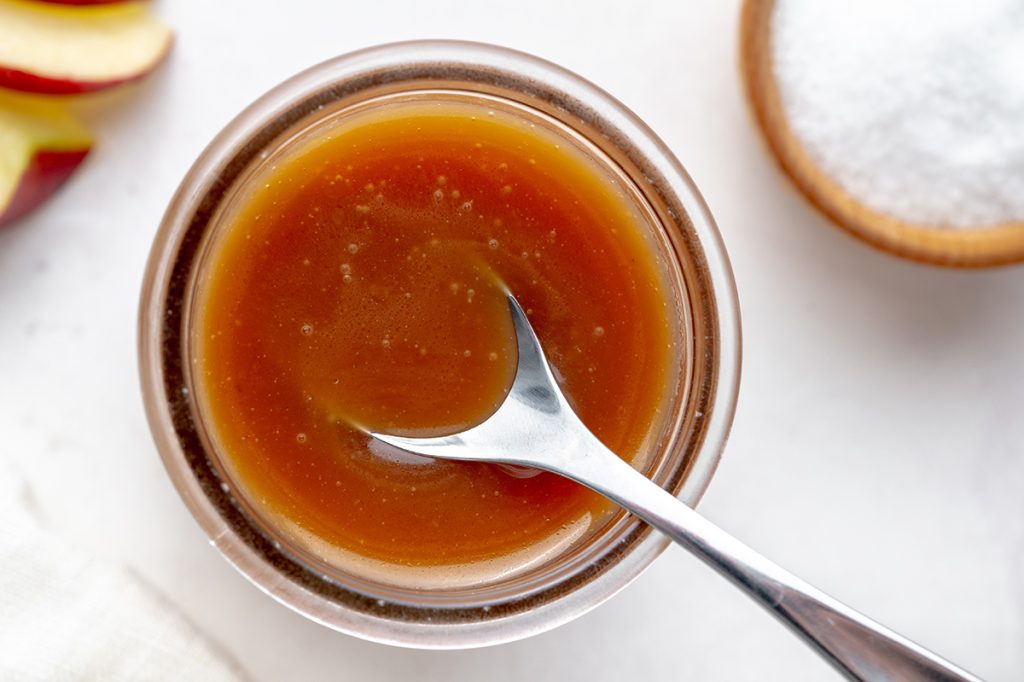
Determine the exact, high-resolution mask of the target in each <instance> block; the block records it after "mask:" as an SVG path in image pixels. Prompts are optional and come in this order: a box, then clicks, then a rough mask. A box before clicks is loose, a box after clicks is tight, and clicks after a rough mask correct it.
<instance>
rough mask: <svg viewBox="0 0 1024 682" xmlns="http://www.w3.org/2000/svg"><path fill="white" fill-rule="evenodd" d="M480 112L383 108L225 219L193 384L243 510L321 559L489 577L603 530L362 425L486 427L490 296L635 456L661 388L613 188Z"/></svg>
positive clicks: (265, 171) (556, 487)
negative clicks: (376, 438)
mask: <svg viewBox="0 0 1024 682" xmlns="http://www.w3.org/2000/svg"><path fill="white" fill-rule="evenodd" d="M581 144H582V143H581V142H579V141H578V140H573V139H571V138H569V137H565V136H562V135H559V134H557V132H555V131H553V130H551V129H549V128H546V127H545V126H543V125H537V124H536V123H534V122H531V121H530V120H529V119H528V118H526V117H523V116H519V115H516V114H515V113H514V112H510V111H506V110H503V109H501V108H497V107H496V108H495V109H489V108H487V107H486V106H485V105H482V104H480V103H471V102H467V101H462V100H458V99H457V98H453V99H451V100H445V99H444V98H439V99H438V101H436V102H430V103H424V102H421V101H408V102H402V101H396V102H393V103H390V104H388V105H386V106H379V107H374V108H372V109H370V110H367V111H363V112H361V113H354V114H351V115H347V116H345V117H342V118H341V119H340V120H339V121H337V122H335V123H333V124H332V125H331V126H329V127H328V128H327V129H326V130H320V131H318V132H317V133H316V134H315V135H312V136H309V137H308V139H303V140H300V141H298V142H296V143H295V144H292V145H288V146H287V147H286V148H285V149H284V151H282V152H281V153H280V154H279V155H278V156H276V157H271V158H270V159H268V162H267V163H266V164H265V167H263V168H261V169H260V170H258V171H257V172H256V175H254V177H253V178H251V179H250V180H249V181H248V189H247V190H246V191H244V192H242V193H241V194H240V195H239V197H237V198H236V200H235V201H234V202H233V204H232V205H231V206H230V207H228V208H227V209H226V212H225V213H224V215H223V216H222V218H221V220H222V225H223V226H222V229H220V230H219V232H218V235H217V237H216V240H215V242H214V243H213V244H212V247H211V249H210V252H209V255H208V257H207V261H206V263H205V265H204V267H203V270H202V274H201V275H200V280H199V283H198V284H199V286H198V293H197V298H196V300H195V304H194V313H193V314H194V317H195V319H194V324H193V337H194V338H193V344H194V348H195V355H194V357H195V366H194V368H193V375H194V377H195V382H196V386H197V388H198V393H199V395H198V399H199V405H200V408H201V410H202V412H203V413H204V417H205V420H206V421H207V423H208V428H209V430H210V436H211V438H212V439H213V441H214V443H215V445H216V447H217V450H218V451H219V452H220V453H221V457H222V458H223V460H224V462H225V465H226V468H227V469H228V473H229V475H230V477H231V479H232V480H233V482H234V483H235V485H236V486H237V487H238V488H239V489H240V490H241V492H242V493H243V494H244V496H245V497H246V499H247V500H248V501H249V504H250V505H251V506H252V507H253V508H254V509H256V510H257V512H258V513H260V514H262V515H264V516H265V517H266V518H268V519H272V521H273V523H275V524H277V525H279V526H281V527H284V528H286V529H287V530H288V533H289V535H290V536H291V537H293V538H295V542H296V543H298V544H299V545H300V546H302V547H303V548H304V550H305V551H309V552H312V553H313V554H315V555H318V556H322V557H327V558H329V560H330V561H331V562H332V563H335V564H336V563H339V562H340V563H343V564H344V563H345V562H349V563H351V564H352V565H358V566H362V567H363V568H364V569H365V567H366V566H376V567H378V568H380V567H384V568H386V567H397V568H399V569H401V570H405V571H407V573H408V574H409V575H412V574H413V573H415V572H416V571H425V570H436V569H438V568H443V567H465V566H486V567H488V568H487V570H485V571H484V574H485V575H484V577H486V574H487V571H490V572H491V573H492V574H494V575H499V574H507V573H508V572H509V571H510V570H514V568H515V566H521V565H526V564H529V563H531V562H535V561H537V560H538V559H539V558H540V557H542V556H544V555H546V554H547V553H550V552H552V551H562V550H564V549H565V548H566V547H568V546H571V545H572V544H573V543H574V542H578V541H579V539H580V538H581V537H583V536H585V535H586V533H587V532H588V531H589V530H591V529H592V528H593V527H594V526H595V524H597V523H599V522H600V521H601V520H602V519H604V518H606V516H607V513H608V511H609V509H610V507H609V505H608V503H606V502H605V501H603V500H602V499H601V498H599V497H597V496H596V495H594V494H592V493H590V492H589V491H587V490H585V489H583V488H581V487H580V486H578V485H576V484H574V483H571V482H569V481H566V480H563V479H560V478H558V477H556V476H553V475H550V474H539V475H537V476H533V477H522V476H516V475H512V474H510V473H509V471H507V470H505V469H502V468H500V467H496V466H492V465H486V464H474V463H461V462H445V461H435V460H431V459H427V458H419V457H414V456H411V455H404V454H399V453H396V451H394V450H392V449H390V448H387V447H386V446H384V445H383V444H380V443H377V442H372V441H371V439H370V438H369V437H368V436H367V435H366V430H368V429H370V430H380V431H389V432H398V433H404V434H407V435H438V434H443V433H446V432H452V431H455V430H461V429H463V428H466V427H467V426H470V425H472V424H474V423H477V422H479V421H481V420H483V419H484V418H486V417H487V416H488V415H489V414H490V413H491V412H492V411H493V410H494V409H495V408H496V407H497V405H498V404H499V403H500V402H501V400H502V399H503V397H504V395H505V392H506V391H507V388H508V386H509V385H510V384H511V381H512V378H513V373H514V371H515V361H516V358H515V339H514V336H513V332H512V328H511V320H510V318H509V314H508V309H507V306H506V304H505V301H504V298H503V290H504V288H506V287H507V288H508V289H509V290H511V291H512V292H513V293H514V294H515V295H516V297H517V298H518V300H519V301H520V303H521V304H522V306H523V308H524V309H526V311H527V313H528V315H529V318H530V321H531V323H532V324H533V326H534V328H535V329H536V332H537V334H538V336H539V338H540V340H541V343H542V345H543V347H544V350H545V353H546V354H547V356H548V359H549V360H550V362H551V364H552V366H553V367H554V369H555V372H556V376H557V378H558V380H559V382H560V383H561V385H562V387H563V390H564V391H565V392H566V394H567V396H568V398H569V400H570V402H571V403H572V405H573V407H574V408H575V409H576V411H577V412H578V413H579V415H580V416H581V417H582V419H583V421H584V422H585V423H586V424H587V426H588V427H590V429H591V430H592V431H594V433H595V434H597V436H598V437H599V438H600V439H601V440H602V441H603V442H604V443H606V444H607V445H608V446H609V447H610V448H611V449H613V450H614V451H616V452H617V453H619V454H620V456H622V457H624V458H626V459H628V460H631V461H634V462H639V461H640V460H641V459H642V458H643V457H644V456H645V455H646V454H648V453H646V452H645V445H647V444H648V443H649V441H650V439H651V438H652V437H654V435H655V432H656V431H657V429H658V428H659V427H660V425H661V421H660V420H661V419H662V417H663V415H662V406H663V405H664V404H665V403H666V400H667V395H668V392H669V390H670V386H671V385H672V382H673V381H675V380H676V374H677V372H678V370H677V369H676V367H677V365H678V354H679V350H678V348H676V347H675V340H674V336H675V334H674V331H673V330H674V329H675V324H676V322H675V321H674V320H672V319H671V317H672V314H673V313H672V308H671V305H670V303H669V294H668V293H667V290H666V289H667V284H666V283H665V276H664V274H663V269H662V267H661V265H660V263H659V260H658V255H657V253H658V251H657V249H656V247H655V245H654V244H652V243H651V242H650V241H649V240H650V239H651V237H649V236H647V235H648V231H645V230H644V229H643V228H642V225H641V221H642V220H645V219H646V218H645V217H644V216H642V215H641V214H640V213H639V212H638V210H637V209H636V208H635V202H633V201H631V199H630V195H629V188H627V187H625V186H624V185H623V184H622V183H621V182H620V181H619V180H618V179H617V178H616V177H613V176H612V175H610V174H609V173H608V172H606V171H605V170H603V169H602V168H601V167H599V166H598V165H597V164H595V163H594V162H593V161H592V160H590V159H589V158H588V153H587V151H586V150H584V149H582V148H581V147H580V145H581Z"/></svg>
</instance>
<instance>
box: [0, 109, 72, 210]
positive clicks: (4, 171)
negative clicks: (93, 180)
mask: <svg viewBox="0 0 1024 682" xmlns="http://www.w3.org/2000/svg"><path fill="white" fill-rule="evenodd" d="M91 148H92V137H91V136H90V135H89V133H88V132H87V131H86V130H85V129H84V128H83V127H82V126H81V125H79V124H78V123H77V122H76V121H75V120H74V119H72V118H71V117H70V116H68V115H67V114H66V113H64V112H63V111H61V110H60V109H57V108H55V107H53V106H44V105H33V104H25V103H23V102H18V101H17V100H12V99H11V98H9V97H3V98H0V226H2V225H6V224H8V223H11V222H13V221H14V220H16V219H18V218H20V217H21V216H23V215H25V214H26V213H28V212H29V211H31V210H32V209H33V208H35V207H36V206H38V205H39V204H41V203H43V201H45V200H46V199H47V198H48V197H49V196H50V195H51V194H52V193H53V192H54V191H56V190H57V188H58V187H60V186H61V185H62V184H63V183H64V182H65V181H66V180H67V179H68V178H69V177H70V176H71V174H72V173H73V172H74V170H75V169H76V168H77V167H78V166H79V164H81V162H82V161H83V160H84V159H85V157H86V155H87V154H88V153H89V150H90V149H91Z"/></svg>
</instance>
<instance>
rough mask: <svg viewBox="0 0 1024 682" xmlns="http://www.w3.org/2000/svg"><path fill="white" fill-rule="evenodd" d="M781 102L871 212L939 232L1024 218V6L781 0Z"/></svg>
mask: <svg viewBox="0 0 1024 682" xmlns="http://www.w3.org/2000/svg"><path fill="white" fill-rule="evenodd" d="M772 42H773V59H774V68H775V76H776V80H777V82H778V85H779V91H780V95H781V98H782V106H783V109H784V110H785V113H786V115H787V117H788V119H789V122H790V125H791V127H792V130H793V132H794V134H795V135H796V136H797V138H798V139H799V140H800V141H801V143H802V144H803V146H804V147H805V148H806V150H807V152H808V153H809V154H810V155H811V158H812V159H813V160H814V162H815V163H816V164H817V165H818V166H819V167H820V168H821V170H822V171H824V172H825V173H826V174H827V175H829V176H831V177H832V178H834V179H835V180H836V181H837V182H838V183H839V184H840V186H842V187H843V188H844V189H845V190H846V191H847V192H849V193H850V194H851V195H852V196H853V197H854V198H856V199H858V200H859V201H860V202H862V203H863V204H865V205H867V206H868V207H870V208H873V209H875V210H876V211H879V212H881V213H885V214H888V215H891V216H893V217H896V218H900V219H903V220H907V221H910V222H914V223H921V224H928V225H934V226H936V227H951V228H969V227H985V226H992V225H994V224H998V223H1002V222H1006V221H1011V220H1024V2H1022V1H1021V0H858V1H857V2H850V1H849V0H778V3H777V5H776V11H775V16H774V19H773V25H772Z"/></svg>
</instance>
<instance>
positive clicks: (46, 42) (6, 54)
mask: <svg viewBox="0 0 1024 682" xmlns="http://www.w3.org/2000/svg"><path fill="white" fill-rule="evenodd" d="M172 40H173V34H172V33H171V30H170V29H169V28H168V27H167V26H165V25H164V24H162V23H160V22H159V21H157V20H156V19H154V18H153V17H152V16H150V14H149V13H148V11H147V9H146V6H145V4H143V3H141V2H120V3H113V4H102V5H87V6H85V5H82V6H73V5H64V4H56V3H45V2H26V1H25V0H0V87H5V88H9V89H12V90H20V91H24V92H34V93H41V94H51V95H69V94H77V93H84V92H93V91H96V90H103V89H105V88H109V87H113V86H115V85H120V84H122V83H127V82H130V81H134V80H137V79H139V78H142V77H143V76H145V75H146V74H148V73H149V72H150V71H152V70H153V69H154V68H156V66H157V65H158V64H159V63H160V62H161V61H162V60H163V59H164V57H165V56H166V55H167V53H168V51H169V50H170V47H171V42H172Z"/></svg>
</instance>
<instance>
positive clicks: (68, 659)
mask: <svg viewBox="0 0 1024 682" xmlns="http://www.w3.org/2000/svg"><path fill="white" fill-rule="evenodd" d="M25 493H26V491H25V489H24V487H23V486H22V485H20V484H19V482H18V481H17V480H16V479H15V477H14V476H12V475H11V472H10V471H9V470H7V469H6V468H5V466H4V463H3V462H0V679H3V680H47V682H49V681H51V680H90V681H91V680H102V681H104V682H106V681H108V680H113V681H117V680H133V681H134V680H210V681H213V682H220V681H222V680H225V681H226V680H240V679H244V677H245V676H244V673H243V672H242V671H241V669H240V668H239V667H238V666H237V664H235V663H234V662H232V661H231V660H230V658H229V657H228V656H227V655H226V654H225V653H223V652H221V651H219V650H218V649H217V647H216V646H215V645H214V644H213V643H211V642H210V641H209V640H208V639H207V638H206V637H204V636H203V635H202V634H201V633H200V632H199V631H198V630H197V629H196V627H195V626H194V625H192V624H191V623H189V622H188V621H187V620H186V618H185V617H184V616H183V615H182V614H181V612H179V611H178V610H177V609H176V608H174V606H173V605H172V604H171V603H170V602H169V601H168V600H167V599H166V598H164V597H163V596H162V595H161V594H160V593H159V592H157V591H156V590H155V589H154V588H153V587H151V586H149V585H147V584H146V583H145V582H144V581H143V580H141V579H140V578H139V577H138V576H135V575H133V574H132V573H131V572H130V571H129V570H126V569H125V568H123V567H121V566H117V565H114V564H109V563H105V562H102V561H99V560H96V559H94V558H92V557H89V556H87V555H85V554H84V553H83V552H82V551H81V550H80V549H79V548H76V547H74V546H73V545H72V544H71V543H69V542H67V541H65V540H64V538H61V537H60V536H59V535H57V534H56V533H54V532H52V531H50V530H48V529H46V528H44V527H43V526H42V525H41V524H40V522H39V520H38V519H37V518H35V516H34V515H33V513H32V511H31V509H30V505H29V504H28V503H27V499H26V497H27V496H26V494H25Z"/></svg>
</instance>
